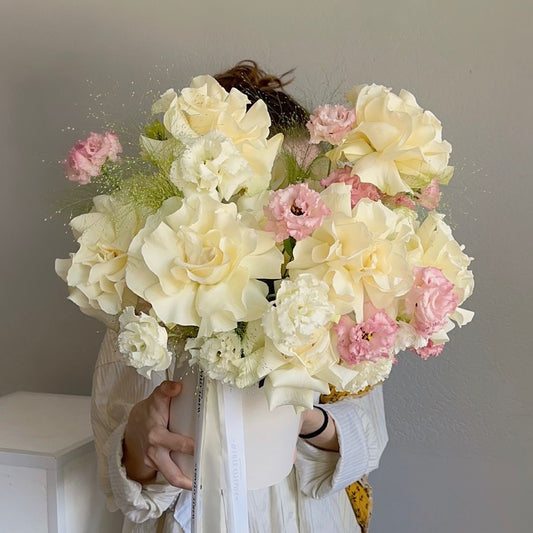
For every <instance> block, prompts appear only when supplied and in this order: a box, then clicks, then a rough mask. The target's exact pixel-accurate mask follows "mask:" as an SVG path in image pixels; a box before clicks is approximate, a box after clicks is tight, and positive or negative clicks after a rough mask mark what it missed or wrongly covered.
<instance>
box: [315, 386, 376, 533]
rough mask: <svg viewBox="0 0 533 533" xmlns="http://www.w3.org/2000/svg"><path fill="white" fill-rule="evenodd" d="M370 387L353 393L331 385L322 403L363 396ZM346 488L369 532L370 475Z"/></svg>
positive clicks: (365, 532)
mask: <svg viewBox="0 0 533 533" xmlns="http://www.w3.org/2000/svg"><path fill="white" fill-rule="evenodd" d="M370 389H371V387H367V388H366V389H364V390H362V391H361V392H359V393H357V394H352V393H350V392H346V391H337V390H336V389H335V387H334V386H333V385H330V391H329V394H322V395H321V396H320V403H334V402H338V401H339V400H342V399H343V398H345V397H346V396H350V397H352V398H353V397H361V396H364V395H365V394H367V393H368V392H369V391H370ZM345 490H346V494H347V495H348V499H349V500H350V503H351V505H352V509H353V512H354V514H355V518H356V520H357V523H358V524H359V527H360V528H361V532H362V533H368V531H369V529H368V528H369V525H370V518H371V516H372V506H373V499H372V487H371V486H370V484H369V483H368V476H366V475H365V476H363V477H362V478H361V479H360V480H359V481H355V482H354V483H352V484H351V485H348V486H347V487H346V489H345Z"/></svg>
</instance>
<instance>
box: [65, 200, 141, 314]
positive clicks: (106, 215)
mask: <svg viewBox="0 0 533 533" xmlns="http://www.w3.org/2000/svg"><path fill="white" fill-rule="evenodd" d="M93 203H94V207H93V210H92V211H91V212H90V213H87V214H85V215H80V216H78V217H75V218H73V219H72V220H71V222H70V226H71V228H72V231H73V233H74V236H75V237H76V238H77V242H78V243H79V245H80V248H79V250H78V251H77V252H76V253H74V254H71V255H70V259H56V272H57V274H58V275H59V276H60V277H61V278H62V279H63V280H64V281H65V282H66V283H67V285H68V287H69V296H68V298H69V299H70V300H72V301H73V302H74V303H75V304H77V305H78V306H79V307H80V309H81V311H83V312H84V313H86V314H88V315H90V316H95V317H96V318H99V319H102V320H105V315H116V314H118V313H120V311H121V310H122V308H123V307H124V306H126V305H129V304H135V301H136V300H137V298H136V296H135V295H134V294H133V293H132V292H131V291H130V290H129V289H128V287H127V286H126V280H125V273H126V263H127V260H128V254H127V251H128V247H129V245H130V243H131V241H132V239H133V237H134V236H135V234H136V233H137V232H138V231H139V229H140V228H141V227H142V226H143V224H144V221H145V220H146V216H147V214H148V212H147V210H144V209H132V208H131V206H126V205H123V204H121V203H120V201H118V200H117V199H116V198H113V197H112V196H106V195H101V196H96V197H95V198H94V199H93Z"/></svg>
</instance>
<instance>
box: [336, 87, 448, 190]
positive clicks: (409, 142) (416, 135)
mask: <svg viewBox="0 0 533 533" xmlns="http://www.w3.org/2000/svg"><path fill="white" fill-rule="evenodd" d="M346 99H347V100H348V102H350V103H351V104H352V105H353V106H354V107H355V112H356V116H357V123H356V126H355V128H354V129H353V130H352V131H351V132H350V133H348V135H347V136H346V137H345V138H344V139H343V141H342V142H341V144H340V145H339V146H337V147H335V148H334V149H333V150H332V151H331V152H329V153H328V157H330V159H331V160H332V161H334V162H336V161H338V160H345V161H348V162H350V163H351V164H352V165H353V171H352V174H357V175H358V176H359V178H360V179H361V180H362V181H364V182H367V183H372V184H374V185H375V186H376V187H379V189H381V190H382V191H383V192H385V193H386V194H389V195H392V196H393V195H395V194H397V193H399V192H402V191H406V192H411V191H412V189H420V188H422V187H425V186H427V185H429V183H430V182H431V180H432V179H433V178H437V179H438V181H439V183H447V182H448V181H449V179H450V177H451V174H452V172H453V169H452V167H448V160H449V156H450V152H451V145H450V144H449V143H448V142H446V141H443V140H442V126H441V123H440V121H439V120H438V119H437V118H436V117H435V115H433V113H431V112H430V111H424V110H423V109H422V108H421V107H420V106H419V105H418V104H417V102H416V99H415V97H414V96H413V95H412V94H411V93H409V92H408V91H405V90H402V91H401V92H400V94H399V95H396V94H394V93H392V92H391V90H390V89H388V88H386V87H383V86H381V85H375V84H373V85H360V86H357V87H354V89H352V90H351V91H350V92H348V94H347V95H346Z"/></svg>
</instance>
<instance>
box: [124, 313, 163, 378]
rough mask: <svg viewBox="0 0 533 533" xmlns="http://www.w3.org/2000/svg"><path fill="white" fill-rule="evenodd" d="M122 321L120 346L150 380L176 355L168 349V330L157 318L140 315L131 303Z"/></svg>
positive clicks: (129, 362) (140, 371)
mask: <svg viewBox="0 0 533 533" xmlns="http://www.w3.org/2000/svg"><path fill="white" fill-rule="evenodd" d="M119 322H120V333H119V335H118V347H119V350H120V353H122V354H124V355H125V356H126V362H127V364H128V365H129V366H132V367H133V368H135V369H137V372H138V373H139V374H141V376H144V377H145V378H147V379H150V377H151V373H152V372H153V371H157V370H166V369H167V368H168V367H169V366H170V363H171V361H172V354H171V352H170V351H169V350H168V349H167V339H168V335H167V330H166V329H165V328H163V327H161V326H160V325H159V324H158V323H157V320H156V319H155V318H153V317H151V316H150V315H146V314H144V313H141V314H140V315H139V316H137V315H136V314H135V310H134V308H133V307H131V306H128V307H126V309H124V312H123V313H122V314H121V315H120V319H119Z"/></svg>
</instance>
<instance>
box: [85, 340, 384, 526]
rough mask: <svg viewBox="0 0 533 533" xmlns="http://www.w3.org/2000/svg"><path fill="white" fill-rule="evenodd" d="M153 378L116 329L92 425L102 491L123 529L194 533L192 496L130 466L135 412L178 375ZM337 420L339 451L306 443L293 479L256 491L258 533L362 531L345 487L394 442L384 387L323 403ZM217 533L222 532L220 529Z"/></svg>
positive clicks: (98, 372)
mask: <svg viewBox="0 0 533 533" xmlns="http://www.w3.org/2000/svg"><path fill="white" fill-rule="evenodd" d="M152 377H153V379H151V380H147V379H145V378H143V377H142V376H140V375H139V374H138V373H137V372H136V370H135V369H133V368H131V367H128V366H126V365H125V364H124V362H123V356H122V355H121V354H120V353H119V352H118V349H117V344H116V334H115V333H114V332H112V331H108V332H107V333H106V336H105V338H104V341H103V343H102V347H101V349H100V353H99V356H98V361H97V363H96V368H95V373H94V379H93V394H92V424H93V431H94V436H95V444H96V451H97V457H98V473H99V479H100V484H101V487H102V489H103V491H104V493H105V494H106V496H107V502H108V507H109V508H110V509H111V510H116V509H120V510H121V511H122V512H123V513H124V516H125V520H124V527H123V530H122V531H123V532H124V533H126V532H128V533H130V532H136V533H183V532H185V533H189V531H190V522H189V520H190V502H191V498H190V492H189V491H186V490H182V489H178V488H176V487H173V486H171V485H169V484H168V483H167V482H166V481H165V480H164V479H163V478H162V476H160V475H158V477H157V478H156V481H155V482H154V483H152V484H150V485H145V486H144V487H143V486H142V485H141V484H140V483H137V482H136V481H133V480H131V479H128V477H127V476H126V471H125V469H124V467H123V466H122V439H123V434H124V428H125V426H126V422H127V419H128V415H129V412H130V409H131V408H132V406H133V405H134V404H136V403H137V402H139V401H141V400H143V399H144V398H146V397H147V396H149V395H150V394H151V392H152V390H153V389H154V388H155V387H156V386H157V385H159V384H160V383H161V382H163V381H164V380H165V379H169V378H171V375H169V374H168V372H158V373H155V372H154V373H152ZM323 407H324V409H327V411H328V413H329V414H330V415H331V417H332V418H333V420H334V421H335V425H336V428H337V435H338V439H339V448H340V450H339V452H338V453H337V452H329V451H323V450H319V449H317V448H315V447H313V446H312V445H311V444H309V443H307V442H305V441H303V440H302V439H298V444H297V450H298V454H297V459H296V463H295V465H294V468H293V469H292V471H291V473H290V474H289V476H288V477H287V478H286V479H285V480H283V481H282V482H281V483H278V484H277V485H274V486H272V487H269V488H266V489H261V490H255V491H249V492H248V514H249V529H250V533H272V532H283V533H313V532H317V533H318V532H323V531H328V532H329V531H331V532H336V533H343V532H350V533H353V532H357V531H359V526H358V525H357V522H356V520H355V517H354V514H353V510H352V508H351V505H350V502H349V500H348V498H347V496H346V493H345V491H344V488H345V487H346V486H347V485H349V484H350V483H352V482H354V481H356V480H357V479H359V478H361V476H363V475H364V474H367V473H368V472H370V471H372V470H374V469H375V468H377V467H378V464H379V459H380V456H381V454H382V452H383V449H384V448H385V445H386V444H387V440H388V437H387V430H386V425H385V415H384V410H383V397H382V391H381V387H376V388H375V389H374V390H373V391H371V392H370V393H369V394H367V395H366V396H363V397H362V398H348V399H345V400H342V401H340V402H337V403H334V404H328V405H324V406H323ZM213 533H217V532H213Z"/></svg>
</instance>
